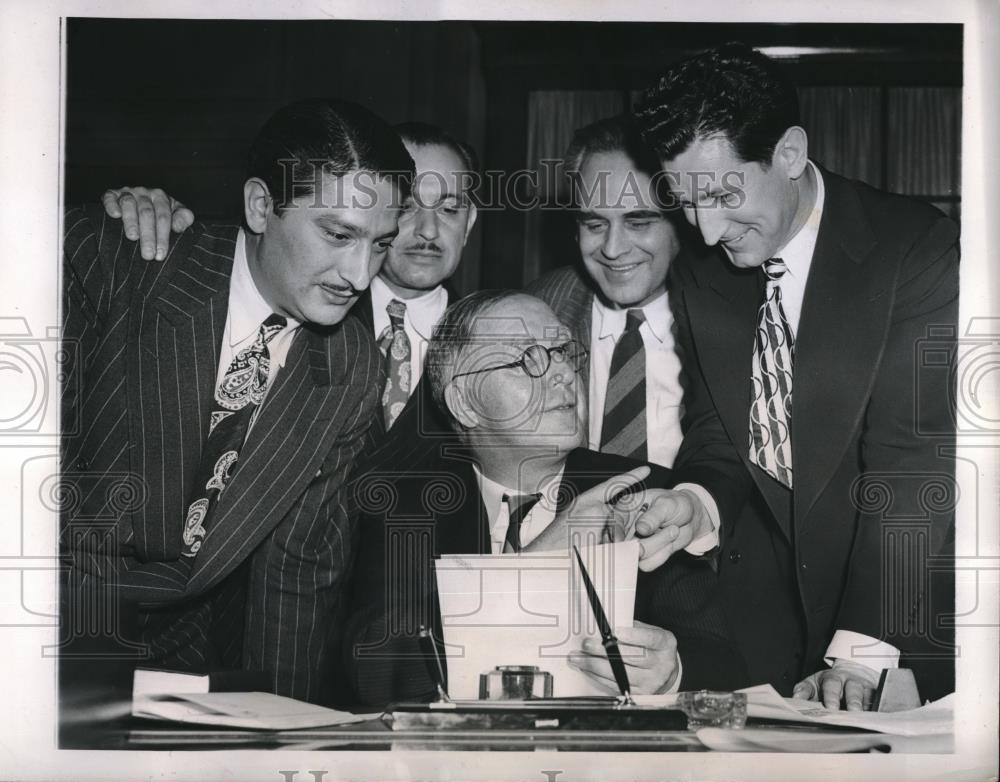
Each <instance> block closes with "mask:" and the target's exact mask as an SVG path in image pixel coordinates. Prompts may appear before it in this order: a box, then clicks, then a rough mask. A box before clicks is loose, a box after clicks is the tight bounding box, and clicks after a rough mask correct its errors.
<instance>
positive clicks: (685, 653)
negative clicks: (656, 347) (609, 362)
mask: <svg viewBox="0 0 1000 782" xmlns="http://www.w3.org/2000/svg"><path fill="white" fill-rule="evenodd" d="M568 337H569V329H568V328H567V327H566V326H565V324H563V323H561V322H560V321H559V319H558V318H556V316H555V314H554V313H553V312H552V311H551V309H549V307H548V306H546V305H545V304H544V303H543V302H542V301H540V300H539V299H536V298H534V297H532V296H529V295H526V294H523V293H518V292H515V291H480V292H477V293H474V294H471V295H470V296H467V297H466V298H465V299H462V300H461V301H459V302H458V303H457V304H455V305H453V306H452V307H450V308H449V309H448V311H447V312H446V313H445V316H444V319H443V320H442V322H441V324H440V325H439V326H438V328H437V329H436V330H435V333H434V337H433V338H432V340H431V344H430V347H429V352H428V358H427V367H426V373H427V375H426V383H425V386H424V390H425V392H426V393H425V394H422V395H421V396H415V397H414V398H412V399H411V400H410V403H409V405H408V406H407V408H406V409H405V410H404V411H403V413H402V415H401V416H400V418H399V420H398V421H397V423H396V425H395V426H394V427H393V429H392V430H391V431H390V432H389V434H388V437H387V438H386V440H385V441H383V442H382V444H381V445H380V447H379V448H378V449H377V450H376V451H375V452H374V453H372V454H371V455H370V458H369V459H368V460H366V463H365V465H364V466H363V467H362V468H361V469H360V470H359V472H358V475H357V476H356V478H355V490H354V492H353V493H352V499H353V500H354V501H355V502H356V503H357V505H358V509H359V515H360V521H359V527H360V531H361V543H360V547H359V556H358V563H357V567H356V569H355V576H354V581H353V584H352V587H353V594H354V600H353V601H352V606H353V607H352V612H351V614H352V616H351V619H350V621H349V624H348V628H347V632H346V634H345V635H346V639H347V643H346V644H345V649H344V652H345V668H346V669H347V671H348V672H349V674H350V683H351V685H352V690H353V693H352V702H353V703H354V704H355V705H356V704H359V703H360V704H364V705H365V706H366V707H372V706H375V707H383V706H385V705H386V704H387V703H390V702H392V701H395V700H401V699H424V698H430V697H433V695H434V685H433V683H432V679H431V678H430V677H429V675H428V668H427V665H426V660H425V659H424V658H423V656H422V652H421V648H420V646H419V644H418V636H417V630H418V628H419V626H420V625H425V626H427V627H430V628H434V629H435V631H436V633H438V634H439V633H440V617H439V615H438V609H437V604H436V599H437V598H436V595H437V592H436V587H435V583H434V574H433V559H434V558H435V557H438V556H440V555H446V554H463V553H464V554H473V553H475V554H479V553H484V554H486V553H493V554H498V553H502V552H508V553H512V552H518V551H522V550H524V551H531V550H535V551H537V550H554V549H562V550H565V549H566V548H567V545H568V544H567V540H568V538H567V532H568V530H569V529H570V528H571V526H572V525H573V524H575V523H580V524H584V525H587V526H589V528H590V529H591V531H594V528H595V525H596V531H597V532H598V533H600V532H601V531H602V530H603V529H604V527H605V525H606V524H607V525H609V526H611V527H612V528H617V525H619V524H622V523H628V524H631V525H634V524H636V523H637V522H638V521H639V520H640V519H644V520H645V523H647V524H649V525H650V527H651V528H653V529H655V530H656V531H655V532H654V533H653V534H652V535H648V536H645V537H643V538H642V540H641V544H642V548H643V554H642V557H641V558H640V562H639V567H640V570H641V571H643V572H640V574H639V590H638V595H637V605H636V613H635V616H636V619H637V622H636V624H635V626H633V627H621V628H618V629H617V632H618V635H619V639H620V640H621V641H622V643H623V644H624V645H625V647H626V651H627V652H628V653H629V654H627V659H628V664H629V676H630V680H631V683H632V685H633V687H634V691H635V692H663V691H666V690H676V689H677V688H678V687H684V688H698V687H738V686H743V685H745V684H747V683H748V680H747V678H746V675H745V673H744V667H743V662H742V659H741V657H740V655H739V654H738V652H736V651H735V649H734V647H733V646H732V644H731V643H730V642H729V640H728V631H727V629H726V624H725V620H724V619H723V617H722V613H721V610H720V608H719V606H718V603H717V600H716V592H715V575H714V572H713V571H712V567H711V563H710V562H709V561H707V560H704V559H698V558H695V557H692V556H690V555H688V554H685V553H680V554H676V555H675V556H674V557H673V558H672V559H671V560H670V562H669V563H668V564H666V565H663V566H661V567H659V568H655V567H654V568H650V565H649V563H650V562H655V561H657V559H658V551H659V550H660V549H662V548H663V547H665V546H668V545H669V544H670V543H671V542H672V540H673V537H674V536H673V534H672V533H671V532H670V525H671V523H672V522H674V521H675V517H676V516H677V514H678V509H679V504H680V503H679V500H680V499H681V497H680V494H681V492H679V491H673V490H670V489H671V487H673V486H674V485H675V484H677V483H679V482H681V481H682V480H684V479H685V477H686V476H683V475H680V474H676V475H675V474H672V473H671V471H669V470H666V469H665V468H659V467H655V466H654V467H653V468H652V470H651V468H650V467H647V466H643V465H641V463H639V462H636V461H634V460H631V459H627V458H625V457H621V456H616V455H612V454H601V453H595V452H593V451H589V450H586V449H584V448H581V447H580V446H582V445H583V444H584V443H585V442H586V428H585V423H584V422H585V420H586V411H585V408H586V398H585V393H584V391H583V389H582V385H581V383H580V382H579V376H578V372H579V370H580V368H581V367H582V366H583V365H584V363H585V360H586V350H585V348H583V347H582V346H581V345H579V344H577V343H576V342H574V341H572V340H568ZM427 405H434V406H436V407H438V408H439V409H440V412H441V413H442V415H440V416H438V415H433V416H428V415H426V411H425V408H426V406H427ZM438 421H446V422H447V423H446V424H445V425H444V427H443V428H440V429H436V430H435V429H433V428H432V426H433V425H434V424H435V423H436V422H438ZM418 433H419V436H417V434H418ZM650 470H651V471H650ZM644 478H645V481H644V486H643V487H641V490H640V491H639V492H638V493H637V494H635V495H634V496H632V497H630V498H629V500H628V502H627V503H619V504H614V505H613V504H612V503H610V501H611V500H612V499H614V498H615V497H616V496H617V495H618V494H620V493H621V492H622V491H623V490H624V489H626V488H627V487H629V486H631V485H633V484H635V483H637V482H638V481H640V480H642V479H644ZM648 569H652V572H645V571H646V570H648ZM571 662H572V663H573V664H575V665H577V666H578V667H579V668H580V669H581V670H583V671H585V672H587V673H588V674H590V675H591V676H592V677H594V678H595V680H596V681H598V682H601V683H603V685H604V686H605V687H606V688H607V689H608V690H609V691H616V690H615V685H614V679H613V676H612V674H611V670H610V667H609V665H608V663H607V659H606V656H605V654H604V650H603V647H601V646H600V644H599V643H596V642H594V643H591V642H587V643H586V644H584V646H583V648H582V649H581V650H580V651H579V652H578V653H577V654H575V655H573V656H572V658H571Z"/></svg>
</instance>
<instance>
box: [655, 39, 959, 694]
mask: <svg viewBox="0 0 1000 782" xmlns="http://www.w3.org/2000/svg"><path fill="white" fill-rule="evenodd" d="M636 113H637V115H638V118H639V121H640V123H641V125H642V127H643V134H644V138H645V140H646V141H647V142H648V143H649V144H650V146H652V147H653V148H654V149H655V150H656V152H657V154H658V156H659V158H660V159H661V161H662V164H663V173H664V175H665V181H666V182H667V183H668V184H669V187H670V189H671V191H672V194H673V195H674V196H675V198H676V202H677V203H679V204H680V206H681V207H682V209H683V212H684V215H685V216H686V218H687V220H688V221H689V222H690V223H691V224H692V225H693V226H695V227H696V228H697V229H698V231H699V232H700V233H701V236H702V238H703V239H704V240H705V242H706V243H707V244H708V245H710V246H714V245H718V246H719V247H721V249H722V251H723V252H724V254H725V256H726V258H727V259H728V261H729V262H730V263H726V262H725V261H724V260H723V259H722V258H715V259H703V260H701V261H700V262H690V263H686V262H684V259H683V258H679V259H678V262H677V263H676V264H675V267H676V268H675V271H676V273H677V277H678V279H679V280H680V283H681V284H680V285H679V288H680V294H681V295H679V296H678V297H677V306H676V307H675V315H676V318H677V323H678V327H679V331H680V333H681V340H682V343H683V344H684V346H685V352H686V354H687V355H689V356H690V361H689V362H688V363H687V365H686V367H685V369H686V371H687V373H688V375H689V377H690V381H691V382H690V394H689V395H688V396H687V397H686V404H688V406H689V411H688V414H689V418H690V420H691V422H692V423H691V428H690V430H689V431H687V432H686V433H685V439H684V447H683V450H685V451H688V452H689V453H692V454H695V455H696V456H697V458H699V459H701V460H711V461H714V462H715V463H716V464H717V465H718V466H719V468H720V469H727V470H728V471H729V474H730V479H729V481H728V482H727V484H726V489H727V492H728V493H729V494H730V499H729V500H728V501H727V502H728V504H729V505H730V506H732V505H733V504H734V503H736V502H742V503H744V504H743V507H742V510H741V511H740V512H739V513H737V514H735V515H728V514H727V513H723V515H722V541H723V543H722V551H721V555H720V557H719V578H720V583H721V586H722V589H723V594H724V601H725V604H726V605H727V607H728V608H729V609H730V617H731V618H732V619H733V625H734V630H735V632H736V633H737V638H738V641H739V642H740V645H741V648H742V649H743V650H744V651H745V652H746V654H747V658H748V664H749V666H750V668H751V674H752V675H753V676H754V678H755V679H758V680H763V681H770V682H772V683H773V684H775V686H777V687H778V688H779V689H780V690H782V691H783V692H786V693H788V692H791V691H792V685H793V684H795V682H796V681H799V679H800V678H801V677H803V676H806V675H807V674H809V675H808V676H807V678H805V679H803V680H802V681H801V683H800V684H799V685H798V686H796V687H795V688H794V691H795V693H796V694H797V695H799V696H802V697H811V698H820V699H822V701H823V702H824V703H825V704H826V706H828V707H831V708H837V707H838V706H839V705H840V704H841V702H842V701H844V702H845V703H846V706H847V708H849V709H859V708H862V706H863V705H864V704H865V703H867V702H868V701H869V700H870V697H871V693H872V689H873V687H874V685H875V683H876V682H877V680H878V674H879V671H880V670H881V669H882V668H885V667H895V666H896V665H897V664H898V661H899V659H900V654H901V653H902V655H903V656H904V659H905V660H906V661H907V663H908V665H909V667H911V668H913V669H914V671H915V673H916V674H917V679H918V684H919V685H920V688H921V692H922V694H923V695H924V696H925V697H935V696H938V695H941V694H943V693H945V692H948V691H950V689H951V688H952V687H953V680H954V650H953V648H952V647H951V643H950V641H949V638H948V632H947V629H946V628H947V627H948V621H949V614H951V613H952V612H953V610H954V608H953V602H954V601H953V594H952V592H953V570H952V565H951V560H950V557H951V555H952V554H953V544H954V503H955V499H956V493H955V487H954V459H953V457H952V456H951V455H950V453H953V450H951V449H953V448H954V418H953V410H952V402H951V400H952V398H953V397H952V394H951V389H950V386H949V380H948V374H949V373H948V372H947V371H942V369H941V366H940V364H941V361H942V359H940V358H939V359H938V365H936V366H931V365H930V364H929V363H926V364H925V363H924V362H922V361H921V360H920V356H921V355H922V354H921V351H920V348H921V345H922V344H923V343H924V342H927V343H928V344H929V345H930V347H932V348H933V349H934V350H935V351H936V355H937V356H940V357H943V362H944V366H945V369H946V368H947V363H948V361H949V356H951V355H953V354H954V349H955V346H954V340H955V335H956V330H957V329H956V326H957V324H956V319H957V296H958V244H957V242H958V231H957V228H956V226H955V224H954V223H953V222H952V221H951V220H949V219H948V218H946V217H945V216H944V215H943V214H941V213H940V212H939V211H938V210H936V209H934V208H933V207H932V206H930V205H927V204H923V203H920V202H918V201H916V200H913V199H908V198H902V197H899V196H895V195H890V194H888V193H884V192H881V191H878V190H875V189H874V188H871V187H869V186H867V185H864V184H862V183H859V182H851V181H848V180H846V179H843V178H841V177H838V176H836V175H835V174H832V173H830V172H829V171H826V170H824V169H822V168H820V167H819V166H817V165H816V164H815V163H813V162H812V161H811V160H809V158H808V139H807V136H806V131H805V130H804V129H803V128H802V127H801V126H800V124H799V115H798V100H797V96H796V92H795V88H794V86H793V85H791V84H790V83H789V82H788V81H787V79H786V78H785V77H784V75H783V74H782V73H781V72H780V70H778V67H777V66H776V65H775V64H774V63H773V62H771V61H770V60H768V58H767V57H765V56H764V55H762V54H760V53H759V52H756V51H754V50H752V49H750V48H749V47H747V46H744V45H742V44H730V45H726V46H723V47H719V48H718V49H715V50H711V51H708V52H704V53H702V54H700V55H697V56H695V57H692V58H689V59H688V60H685V61H683V62H680V63H678V64H675V65H674V66H672V67H671V68H670V69H669V70H668V71H667V73H666V74H665V75H664V76H663V77H662V78H661V79H660V80H659V82H658V84H657V85H655V86H654V87H652V88H651V89H650V90H648V91H647V93H646V95H645V98H644V99H643V100H642V101H641V102H640V104H639V106H638V107H637V109H636ZM758 270H760V271H758ZM725 465H728V467H725ZM882 498H884V502H883V501H882ZM831 663H832V667H829V668H828V667H827V665H830V664H831ZM816 671H819V673H814V672H816Z"/></svg>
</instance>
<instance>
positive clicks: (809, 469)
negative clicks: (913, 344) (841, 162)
mask: <svg viewBox="0 0 1000 782" xmlns="http://www.w3.org/2000/svg"><path fill="white" fill-rule="evenodd" d="M823 177H824V184H825V187H826V200H825V204H824V209H823V218H822V222H821V223H820V229H819V234H818V236H817V239H816V249H815V251H814V253H813V260H812V265H811V266H810V269H809V278H808V281H807V283H806V290H805V297H804V299H803V302H802V316H801V320H800V322H799V327H798V333H797V335H796V342H795V366H794V376H793V381H792V389H793V390H792V408H793V409H792V452H793V453H792V459H793V461H792V463H793V466H794V475H795V501H794V502H795V518H796V520H797V523H801V522H802V521H803V520H804V519H805V518H806V517H807V514H808V512H809V509H810V508H811V507H812V505H813V503H814V502H815V501H816V498H817V497H818V496H819V494H820V492H822V490H823V488H824V487H825V486H826V484H827V483H828V482H829V480H830V479H831V477H832V475H833V472H834V470H835V469H836V465H837V464H839V463H840V461H841V460H842V458H843V456H844V449H845V448H847V446H848V443H849V442H850V440H851V438H852V436H853V434H854V432H855V431H856V430H857V427H858V425H859V424H860V421H861V417H862V416H863V415H864V407H865V403H866V400H867V399H868V396H869V394H870V392H871V385H872V383H873V381H874V376H875V370H876V368H877V364H878V356H879V351H880V350H881V349H882V345H883V342H884V338H885V333H886V329H887V328H888V326H889V319H890V313H891V310H892V301H891V297H892V290H893V284H892V283H893V281H892V279H891V278H890V277H889V274H888V273H886V272H882V271H881V270H882V269H883V268H886V267H888V266H889V264H878V263H870V262H867V261H866V259H868V258H869V257H870V256H871V255H872V252H873V251H877V243H876V240H875V237H874V234H873V232H872V231H871V228H870V227H869V224H868V221H867V219H866V216H865V214H864V211H863V209H862V207H861V203H860V201H859V199H858V197H857V194H856V193H855V192H854V190H853V189H852V187H851V186H850V184H849V183H848V182H847V181H846V180H843V179H841V178H840V177H837V176H833V175H830V174H827V173H826V172H824V173H823Z"/></svg>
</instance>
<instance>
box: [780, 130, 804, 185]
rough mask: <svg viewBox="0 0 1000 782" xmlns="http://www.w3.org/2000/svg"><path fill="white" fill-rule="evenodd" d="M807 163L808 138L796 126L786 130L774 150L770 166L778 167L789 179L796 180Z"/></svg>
mask: <svg viewBox="0 0 1000 782" xmlns="http://www.w3.org/2000/svg"><path fill="white" fill-rule="evenodd" d="M808 162H809V137H808V136H807V135H806V132H805V130H804V129H803V128H800V127H799V126H798V125H792V127H790V128H788V130H786V131H785V132H784V133H783V134H782V136H781V138H780V139H778V143H777V145H776V146H775V148H774V156H773V157H772V164H773V165H776V166H780V167H781V168H782V170H783V171H784V172H785V173H786V174H787V175H788V178H789V179H798V178H799V177H800V176H802V172H803V171H805V170H806V164H807V163H808Z"/></svg>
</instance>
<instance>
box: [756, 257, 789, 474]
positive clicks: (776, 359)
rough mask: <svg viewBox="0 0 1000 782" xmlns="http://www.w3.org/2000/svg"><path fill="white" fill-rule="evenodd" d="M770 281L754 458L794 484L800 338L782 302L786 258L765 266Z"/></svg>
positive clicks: (759, 348)
mask: <svg viewBox="0 0 1000 782" xmlns="http://www.w3.org/2000/svg"><path fill="white" fill-rule="evenodd" d="M763 269H764V275H765V276H766V277H767V284H766V286H765V291H764V302H763V303H762V304H761V305H760V310H759V311H758V312H757V336H756V339H755V340H754V349H753V364H752V367H751V378H752V383H751V387H750V461H751V463H753V464H756V465H757V466H758V467H760V468H761V469H762V470H764V471H765V472H766V473H767V474H768V475H770V476H771V477H772V478H774V479H775V480H776V481H778V482H779V483H780V484H782V485H783V486H787V487H788V488H789V489H791V488H792V436H791V435H792V431H791V430H792V362H793V360H794V358H795V342H794V338H793V336H792V330H791V328H789V326H788V320H787V319H786V318H785V311H784V309H783V308H782V306H781V288H780V287H778V280H780V279H781V278H782V277H783V276H784V274H785V272H786V271H787V270H788V269H787V267H786V266H785V263H784V261H782V260H781V259H780V258H771V259H770V260H769V261H766V262H765V263H764V266H763Z"/></svg>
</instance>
